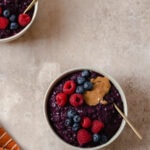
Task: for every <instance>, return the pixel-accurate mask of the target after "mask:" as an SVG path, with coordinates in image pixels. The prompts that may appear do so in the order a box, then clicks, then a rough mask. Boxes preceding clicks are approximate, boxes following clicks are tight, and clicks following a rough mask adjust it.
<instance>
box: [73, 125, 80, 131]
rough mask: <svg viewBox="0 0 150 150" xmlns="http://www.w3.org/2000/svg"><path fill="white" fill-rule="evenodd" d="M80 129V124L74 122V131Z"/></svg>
mask: <svg viewBox="0 0 150 150" xmlns="http://www.w3.org/2000/svg"><path fill="white" fill-rule="evenodd" d="M79 129H80V125H79V124H78V123H74V124H73V126H72V130H73V131H78V130H79Z"/></svg>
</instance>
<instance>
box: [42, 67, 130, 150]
mask: <svg viewBox="0 0 150 150" xmlns="http://www.w3.org/2000/svg"><path fill="white" fill-rule="evenodd" d="M83 70H88V71H89V72H90V79H91V78H96V77H97V76H101V77H107V78H108V79H109V81H110V83H111V88H110V90H109V92H108V93H107V94H106V95H105V96H104V98H105V99H107V100H108V104H107V105H102V104H97V105H95V106H89V105H87V104H83V105H82V106H79V107H76V108H73V107H72V106H71V105H70V104H67V105H65V106H64V107H60V106H58V105H57V103H56V95H57V94H58V93H59V92H62V88H63V85H64V83H65V82H66V81H68V80H72V81H75V82H76V80H77V78H78V77H79V76H80V75H81V73H82V71H83ZM113 103H116V104H117V105H118V107H119V108H120V109H121V110H122V111H123V112H124V114H125V115H126V116H127V112H128V109H127V102H126V98H125V95H124V93H123V90H122V89H121V87H120V86H119V84H118V83H117V82H116V81H115V80H114V79H113V78H112V77H111V76H110V75H108V74H106V73H105V72H103V71H99V70H96V69H89V68H79V69H73V70H69V71H66V72H64V73H62V74H61V75H60V76H59V77H57V78H56V79H55V80H54V81H53V82H52V83H51V84H50V86H49V88H48V90H47V92H46V96H45V101H44V114H45V118H46V121H47V122H48V125H49V127H50V129H51V130H52V132H53V133H54V136H55V137H57V138H58V139H59V140H60V141H61V142H62V143H64V144H65V145H67V146H69V147H72V148H75V149H86V150H87V149H88V150H96V149H101V148H103V147H105V146H107V145H109V144H110V143H112V142H113V141H114V140H115V139H116V138H117V137H118V136H119V135H120V134H121V132H122V131H123V129H124V126H125V124H126V122H125V121H124V120H123V119H122V117H121V116H120V114H119V113H118V112H117V111H116V109H115V108H114V106H113ZM70 109H74V110H75V111H76V112H77V113H78V114H79V115H80V116H81V117H83V116H88V117H90V119H92V120H94V119H97V120H102V121H103V122H104V124H105V127H104V129H103V130H102V133H101V136H102V135H105V136H106V137H107V140H106V141H105V142H102V141H100V142H96V143H95V142H93V141H91V142H89V143H88V144H85V145H82V146H81V145H80V144H79V143H78V141H77V132H75V131H73V130H72V129H71V128H70V127H66V126H65V123H64V121H65V119H66V114H67V111H68V110H70ZM81 128H82V127H81ZM89 132H91V131H89ZM91 134H92V133H91Z"/></svg>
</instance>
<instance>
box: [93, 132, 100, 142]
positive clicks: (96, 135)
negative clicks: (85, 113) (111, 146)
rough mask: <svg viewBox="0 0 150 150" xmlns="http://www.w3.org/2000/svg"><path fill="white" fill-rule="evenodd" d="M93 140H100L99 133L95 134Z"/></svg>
mask: <svg viewBox="0 0 150 150" xmlns="http://www.w3.org/2000/svg"><path fill="white" fill-rule="evenodd" d="M93 141H94V142H95V143H97V142H100V135H99V134H97V133H95V134H93Z"/></svg>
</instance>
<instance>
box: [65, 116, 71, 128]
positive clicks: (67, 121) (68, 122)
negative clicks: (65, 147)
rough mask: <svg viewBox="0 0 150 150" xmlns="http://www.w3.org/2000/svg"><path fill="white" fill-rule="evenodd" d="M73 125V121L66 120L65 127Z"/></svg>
mask: <svg viewBox="0 0 150 150" xmlns="http://www.w3.org/2000/svg"><path fill="white" fill-rule="evenodd" d="M71 124H72V120H71V119H69V118H68V119H66V120H65V126H66V127H68V126H71Z"/></svg>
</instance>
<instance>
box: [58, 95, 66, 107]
mask: <svg viewBox="0 0 150 150" xmlns="http://www.w3.org/2000/svg"><path fill="white" fill-rule="evenodd" d="M56 102H57V104H58V105H59V106H61V107H63V106H65V104H66V103H67V95H66V94H65V93H58V94H57V95H56Z"/></svg>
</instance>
